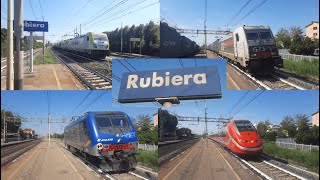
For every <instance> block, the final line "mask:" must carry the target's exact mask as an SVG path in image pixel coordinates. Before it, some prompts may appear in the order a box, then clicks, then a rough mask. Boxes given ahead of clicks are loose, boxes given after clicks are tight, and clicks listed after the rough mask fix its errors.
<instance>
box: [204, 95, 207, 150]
mask: <svg viewBox="0 0 320 180" xmlns="http://www.w3.org/2000/svg"><path fill="white" fill-rule="evenodd" d="M204 121H205V122H206V140H207V142H208V121H207V101H206V100H204ZM207 145H208V144H207Z"/></svg>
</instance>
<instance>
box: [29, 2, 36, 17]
mask: <svg viewBox="0 0 320 180" xmlns="http://www.w3.org/2000/svg"><path fill="white" fill-rule="evenodd" d="M29 4H30V7H31V9H32V13H33V16H34V18H35V19H37V17H36V14H35V13H34V9H33V6H32V2H31V0H29Z"/></svg>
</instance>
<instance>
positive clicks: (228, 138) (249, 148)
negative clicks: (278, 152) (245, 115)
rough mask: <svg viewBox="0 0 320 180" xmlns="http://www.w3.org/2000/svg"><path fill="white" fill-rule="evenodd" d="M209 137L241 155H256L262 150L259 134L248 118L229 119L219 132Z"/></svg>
mask: <svg viewBox="0 0 320 180" xmlns="http://www.w3.org/2000/svg"><path fill="white" fill-rule="evenodd" d="M209 138H211V139H213V140H214V141H216V142H218V143H220V144H221V145H223V146H224V147H226V148H227V149H229V150H231V151H232V152H234V153H235V154H238V155H241V156H257V155H259V154H261V153H262V152H263V144H262V140H261V138H260V135H259V133H258V132H257V130H256V129H255V128H254V126H253V125H252V124H251V122H250V121H248V120H233V121H230V122H229V123H228V124H227V125H226V126H225V127H224V129H223V131H222V132H221V133H219V134H217V135H216V136H210V137H209Z"/></svg>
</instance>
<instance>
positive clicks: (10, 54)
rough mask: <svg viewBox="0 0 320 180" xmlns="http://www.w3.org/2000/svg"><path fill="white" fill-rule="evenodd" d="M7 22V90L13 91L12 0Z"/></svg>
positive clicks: (9, 5)
mask: <svg viewBox="0 0 320 180" xmlns="http://www.w3.org/2000/svg"><path fill="white" fill-rule="evenodd" d="M7 11H8V22H7V29H8V31H7V41H8V47H7V90H13V29H12V0H8V8H7Z"/></svg>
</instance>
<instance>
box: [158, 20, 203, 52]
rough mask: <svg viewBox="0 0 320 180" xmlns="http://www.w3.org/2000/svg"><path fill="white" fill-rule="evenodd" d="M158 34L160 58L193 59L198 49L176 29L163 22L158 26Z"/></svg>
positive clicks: (195, 44) (194, 43)
mask: <svg viewBox="0 0 320 180" xmlns="http://www.w3.org/2000/svg"><path fill="white" fill-rule="evenodd" d="M160 34H161V37H160V57H161V58H184V57H193V56H194V55H196V54H197V53H198V52H199V49H200V47H199V46H198V45H197V43H196V42H194V41H191V40H190V39H189V38H187V37H185V36H181V35H180V33H178V32H177V30H176V29H174V28H172V27H170V26H169V25H168V24H167V23H165V22H161V24H160Z"/></svg>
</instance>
